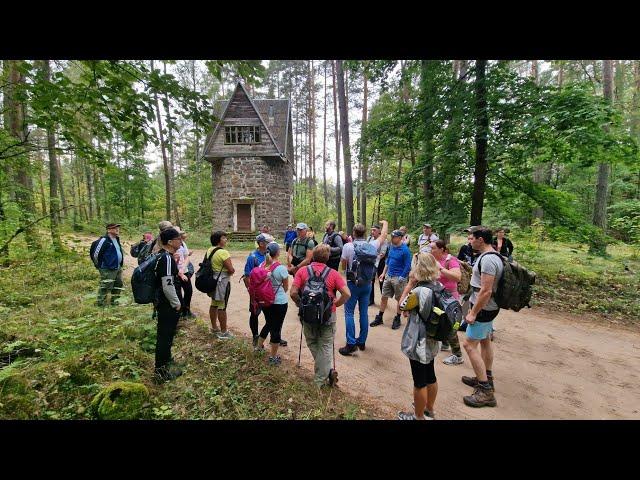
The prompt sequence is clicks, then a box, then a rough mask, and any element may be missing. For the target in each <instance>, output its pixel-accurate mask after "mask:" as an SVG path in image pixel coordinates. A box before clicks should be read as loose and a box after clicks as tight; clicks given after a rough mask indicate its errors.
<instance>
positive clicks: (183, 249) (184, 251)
mask: <svg viewBox="0 0 640 480" xmlns="http://www.w3.org/2000/svg"><path fill="white" fill-rule="evenodd" d="M178 255H180V261H178V270H182V269H183V268H184V265H185V263H186V262H185V260H186V258H187V257H188V256H189V249H188V248H187V244H186V243H184V241H183V242H182V245H181V246H180V248H179V249H178Z"/></svg>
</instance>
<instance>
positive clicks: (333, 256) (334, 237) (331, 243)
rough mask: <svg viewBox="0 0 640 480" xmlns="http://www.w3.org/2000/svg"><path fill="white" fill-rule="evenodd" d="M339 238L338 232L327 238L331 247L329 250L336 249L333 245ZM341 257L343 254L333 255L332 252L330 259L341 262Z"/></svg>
mask: <svg viewBox="0 0 640 480" xmlns="http://www.w3.org/2000/svg"><path fill="white" fill-rule="evenodd" d="M337 236H338V232H333V233H332V234H331V235H329V236H328V237H327V242H328V243H327V245H329V248H335V247H334V245H333V242H334V240H335V239H336V237H337ZM340 255H341V252H337V253H333V252H331V254H330V256H329V259H330V260H340Z"/></svg>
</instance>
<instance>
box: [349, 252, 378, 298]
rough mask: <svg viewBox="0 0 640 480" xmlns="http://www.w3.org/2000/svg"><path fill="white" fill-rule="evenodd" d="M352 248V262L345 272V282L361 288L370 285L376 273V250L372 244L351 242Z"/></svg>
mask: <svg viewBox="0 0 640 480" xmlns="http://www.w3.org/2000/svg"><path fill="white" fill-rule="evenodd" d="M353 247H354V255H353V261H352V262H351V266H350V267H349V270H348V271H347V280H349V281H351V282H353V283H355V284H356V286H358V287H362V286H364V285H368V284H369V283H371V282H372V281H373V277H374V276H375V275H376V273H377V269H376V259H377V258H378V250H377V249H376V247H374V246H373V245H372V244H370V243H368V242H364V241H358V242H353Z"/></svg>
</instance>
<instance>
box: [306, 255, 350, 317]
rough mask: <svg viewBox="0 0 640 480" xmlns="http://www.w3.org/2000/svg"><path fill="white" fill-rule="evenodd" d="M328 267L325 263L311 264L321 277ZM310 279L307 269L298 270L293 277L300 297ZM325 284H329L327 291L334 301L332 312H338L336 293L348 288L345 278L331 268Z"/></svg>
mask: <svg viewBox="0 0 640 480" xmlns="http://www.w3.org/2000/svg"><path fill="white" fill-rule="evenodd" d="M326 266H327V265H325V264H324V263H318V262H311V267H312V268H313V271H314V272H316V275H320V274H321V273H322V270H324V267H326ZM308 279H309V272H308V271H307V268H306V267H304V268H301V269H300V270H298V272H297V273H296V276H295V277H293V284H294V285H295V286H296V287H297V288H298V290H299V291H300V295H302V290H303V289H304V286H305V284H306V283H307V280H308ZM325 282H326V283H327V290H328V291H329V296H330V297H331V299H332V300H333V306H332V307H331V311H332V312H335V311H336V305H335V300H336V292H337V291H338V290H340V289H341V288H344V287H346V286H347V284H346V282H345V281H344V278H342V275H340V274H339V273H338V272H337V271H336V270H334V269H332V268H330V271H329V274H328V275H327V278H326V279H325ZM334 321H335V320H334Z"/></svg>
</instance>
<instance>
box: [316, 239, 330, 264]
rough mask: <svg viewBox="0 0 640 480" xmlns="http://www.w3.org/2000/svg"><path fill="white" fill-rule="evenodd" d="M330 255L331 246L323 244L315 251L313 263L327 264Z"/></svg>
mask: <svg viewBox="0 0 640 480" xmlns="http://www.w3.org/2000/svg"><path fill="white" fill-rule="evenodd" d="M330 254H331V249H330V248H329V245H327V244H326V243H321V244H320V245H318V246H317V247H316V248H314V249H313V261H314V262H318V263H327V260H329V255H330Z"/></svg>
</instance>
